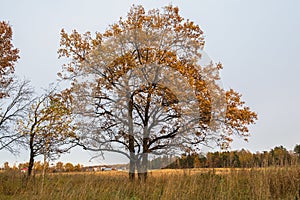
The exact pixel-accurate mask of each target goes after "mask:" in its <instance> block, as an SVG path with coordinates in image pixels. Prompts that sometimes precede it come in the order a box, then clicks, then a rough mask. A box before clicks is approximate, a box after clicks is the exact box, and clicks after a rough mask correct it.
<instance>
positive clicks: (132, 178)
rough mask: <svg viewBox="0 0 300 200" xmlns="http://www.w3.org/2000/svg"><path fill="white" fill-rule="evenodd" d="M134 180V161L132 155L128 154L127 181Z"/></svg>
mask: <svg viewBox="0 0 300 200" xmlns="http://www.w3.org/2000/svg"><path fill="white" fill-rule="evenodd" d="M134 178H135V159H134V153H133V152H130V162H129V180H130V181H134Z"/></svg>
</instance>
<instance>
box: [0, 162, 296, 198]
mask: <svg viewBox="0 0 300 200" xmlns="http://www.w3.org/2000/svg"><path fill="white" fill-rule="evenodd" d="M41 180H42V179H41V177H40V176H36V177H35V179H32V180H30V181H29V183H28V184H26V182H25V181H24V179H23V178H22V175H20V174H19V173H12V172H11V173H2V174H0V199H5V200H6V199H17V200H18V199H22V200H24V199H30V200H32V199H41V200H42V199H51V200H52V199H63V200H69V199H83V200H93V199H94V200H96V199H100V200H101V199H108V200H110V199H116V200H119V199H120V200H121V199H122V200H124V199H128V200H138V199H145V200H146V199H147V200H148V199H161V200H169V199H179V200H180V199H200V200H201V199H205V200H210V199H214V200H215V199H224V200H226V199H228V200H235V199H237V200H240V199H251V200H252V199H262V200H264V199H270V200H273V199H275V200H276V199H288V200H294V199H296V198H298V199H299V198H300V194H299V193H300V166H298V167H288V168H263V169H255V168H254V169H186V170H173V169H166V170H152V171H150V172H149V178H148V181H147V182H146V183H142V182H138V181H135V182H130V181H129V180H128V176H127V172H124V171H105V172H94V173H82V172H77V173H56V174H51V175H50V174H49V175H48V176H47V177H46V180H45V184H44V186H43V187H42V184H41Z"/></svg>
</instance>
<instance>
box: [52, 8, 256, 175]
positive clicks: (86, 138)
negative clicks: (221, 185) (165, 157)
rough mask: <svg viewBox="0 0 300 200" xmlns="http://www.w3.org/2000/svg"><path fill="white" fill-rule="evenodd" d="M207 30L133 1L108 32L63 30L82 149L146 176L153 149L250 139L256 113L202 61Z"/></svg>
mask: <svg viewBox="0 0 300 200" xmlns="http://www.w3.org/2000/svg"><path fill="white" fill-rule="evenodd" d="M204 44H205V43H204V38H203V32H202V30H201V29H200V27H199V26H198V25H196V24H195V23H193V22H192V21H190V20H185V19H184V18H182V17H181V16H180V15H179V10H178V8H177V7H173V6H166V7H164V8H163V9H162V10H159V9H154V10H150V11H148V12H147V13H146V12H145V10H144V8H143V7H142V6H133V7H132V8H131V10H130V11H129V13H128V15H127V17H126V18H125V19H123V18H120V20H119V21H118V22H117V23H115V24H113V25H111V26H110V27H109V28H108V29H107V30H106V31H105V32H104V33H103V34H101V33H96V35H95V37H94V38H93V37H92V35H91V33H90V32H86V33H85V34H79V33H78V32H77V31H76V30H74V31H73V32H72V33H71V34H67V33H66V32H65V31H64V30H62V31H61V48H60V49H59V51H58V52H59V55H60V57H67V58H71V59H70V62H69V63H66V64H65V65H64V67H63V70H62V72H61V73H59V76H61V77H62V78H64V79H67V80H70V82H71V89H70V91H71V93H72V95H73V98H74V100H75V102H76V103H77V105H76V108H77V109H76V112H77V114H80V115H81V117H80V119H81V122H80V123H79V127H80V130H81V141H80V145H82V146H83V147H84V148H85V149H88V150H92V151H99V152H104V151H110V152H117V153H120V154H122V155H125V156H126V157H128V158H129V160H130V170H129V177H130V179H134V174H135V170H136V169H137V170H138V175H139V178H140V179H146V177H147V163H148V156H149V154H169V153H173V152H182V151H197V150H199V148H200V147H201V145H203V144H208V143H210V142H212V141H213V142H216V143H217V144H218V145H220V146H222V147H224V148H226V147H228V145H229V143H230V142H231V141H232V136H233V135H239V136H241V137H244V138H245V139H247V137H248V135H249V133H248V132H249V130H248V125H250V124H252V123H254V121H255V119H256V117H257V116H256V113H254V112H253V111H251V110H250V109H249V108H248V107H247V106H245V103H244V102H243V101H241V95H240V94H239V93H237V92H236V91H234V90H232V89H231V90H229V91H224V90H223V89H222V88H221V87H220V86H219V85H218V81H219V79H220V77H219V70H220V69H221V68H222V66H221V64H216V65H215V64H214V63H212V62H206V64H204V63H205V62H203V59H204V53H203V47H204Z"/></svg>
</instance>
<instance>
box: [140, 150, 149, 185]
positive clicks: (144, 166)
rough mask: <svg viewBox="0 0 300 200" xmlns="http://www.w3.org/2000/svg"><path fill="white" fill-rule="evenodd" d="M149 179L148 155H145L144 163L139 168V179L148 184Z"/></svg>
mask: <svg viewBox="0 0 300 200" xmlns="http://www.w3.org/2000/svg"><path fill="white" fill-rule="evenodd" d="M147 177H148V154H147V153H144V154H143V156H142V161H141V162H140V164H139V166H138V179H139V181H142V182H146V181H147Z"/></svg>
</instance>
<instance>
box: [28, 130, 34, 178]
mask: <svg viewBox="0 0 300 200" xmlns="http://www.w3.org/2000/svg"><path fill="white" fill-rule="evenodd" d="M33 138H34V135H33V134H31V135H30V141H29V149H30V157H29V164H28V174H27V175H28V177H30V176H31V173H32V169H33V166H34V149H33Z"/></svg>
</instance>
